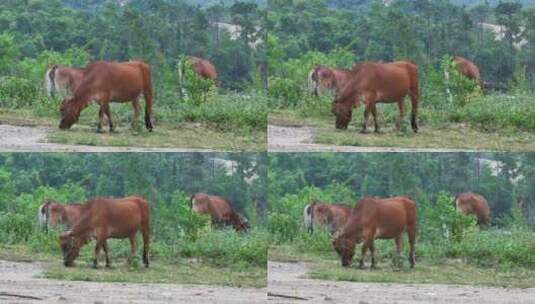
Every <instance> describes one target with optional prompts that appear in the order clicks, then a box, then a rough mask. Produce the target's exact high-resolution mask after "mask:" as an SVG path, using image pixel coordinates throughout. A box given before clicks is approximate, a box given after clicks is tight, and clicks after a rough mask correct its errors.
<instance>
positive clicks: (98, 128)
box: [97, 105, 104, 133]
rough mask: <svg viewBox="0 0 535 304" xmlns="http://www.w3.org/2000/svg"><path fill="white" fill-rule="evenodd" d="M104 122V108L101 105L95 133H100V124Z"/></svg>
mask: <svg viewBox="0 0 535 304" xmlns="http://www.w3.org/2000/svg"><path fill="white" fill-rule="evenodd" d="M103 120H104V108H103V107H102V105H100V109H99V111H98V124H97V132H98V133H102V122H103Z"/></svg>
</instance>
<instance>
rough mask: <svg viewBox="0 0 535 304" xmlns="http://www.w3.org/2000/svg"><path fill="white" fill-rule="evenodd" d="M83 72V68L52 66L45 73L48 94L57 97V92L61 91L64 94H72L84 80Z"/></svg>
mask: <svg viewBox="0 0 535 304" xmlns="http://www.w3.org/2000/svg"><path fill="white" fill-rule="evenodd" d="M83 74H84V70H83V69H79V68H70V67H62V66H58V65H54V66H52V67H51V68H50V69H48V70H47V71H46V74H45V83H46V91H47V93H48V96H51V97H52V98H55V97H56V92H61V93H62V95H64V96H72V94H74V91H75V90H76V88H77V87H78V86H79V85H80V83H81V82H82V78H83Z"/></svg>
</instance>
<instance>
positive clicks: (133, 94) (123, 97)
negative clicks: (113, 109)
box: [111, 90, 141, 102]
mask: <svg viewBox="0 0 535 304" xmlns="http://www.w3.org/2000/svg"><path fill="white" fill-rule="evenodd" d="M139 95H141V91H139V90H136V91H128V92H121V91H112V92H111V100H113V101H114V102H127V101H132V100H134V99H137V98H138V97H139Z"/></svg>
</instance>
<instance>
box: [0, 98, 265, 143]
mask: <svg viewBox="0 0 535 304" xmlns="http://www.w3.org/2000/svg"><path fill="white" fill-rule="evenodd" d="M112 115H113V114H112ZM97 117H98V116H97V113H96V107H92V108H91V109H89V110H86V111H84V112H82V115H81V117H80V121H79V123H77V124H75V125H74V126H73V127H72V128H71V129H70V130H67V131H62V130H59V129H58V128H57V125H58V123H59V118H58V119H54V118H53V117H51V116H37V115H35V114H34V113H33V112H32V111H31V110H6V109H2V110H1V111H0V122H1V123H2V124H11V125H17V126H46V127H50V128H52V130H53V131H52V132H51V133H49V134H48V136H47V140H48V141H49V142H53V143H60V144H72V145H90V146H122V147H126V146H135V147H145V148H149V147H153V148H156V147H157V148H188V149H209V150H250V151H263V150H265V146H266V132H265V131H258V130H249V131H246V132H232V131H229V130H220V129H217V128H215V127H214V126H210V125H208V124H204V123H191V122H190V123H188V122H182V123H175V124H173V123H170V122H167V121H162V122H158V121H157V122H156V123H155V129H154V132H152V133H149V132H148V131H146V130H145V129H144V127H143V126H142V121H141V119H140V120H139V123H138V126H137V127H136V128H132V127H131V125H130V119H129V118H128V119H118V120H117V119H115V120H114V122H115V124H116V130H117V131H116V132H114V133H109V132H108V128H104V130H105V133H97V132H96V123H97Z"/></svg>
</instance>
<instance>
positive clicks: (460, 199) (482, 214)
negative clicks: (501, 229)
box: [455, 192, 490, 225]
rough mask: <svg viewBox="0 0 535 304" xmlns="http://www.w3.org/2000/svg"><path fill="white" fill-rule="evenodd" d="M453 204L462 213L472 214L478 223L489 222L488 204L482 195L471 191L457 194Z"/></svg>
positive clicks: (484, 223)
mask: <svg viewBox="0 0 535 304" xmlns="http://www.w3.org/2000/svg"><path fill="white" fill-rule="evenodd" d="M455 206H456V207H457V210H458V211H459V212H460V213H462V214H473V215H474V216H475V217H476V218H477V224H478V225H486V224H490V209H489V204H488V203H487V200H486V199H485V198H484V197H483V196H481V195H479V194H476V193H472V192H465V193H461V194H457V196H456V197H455Z"/></svg>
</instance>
